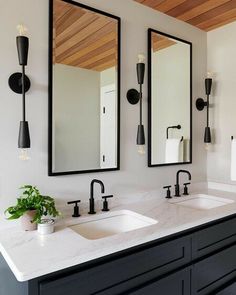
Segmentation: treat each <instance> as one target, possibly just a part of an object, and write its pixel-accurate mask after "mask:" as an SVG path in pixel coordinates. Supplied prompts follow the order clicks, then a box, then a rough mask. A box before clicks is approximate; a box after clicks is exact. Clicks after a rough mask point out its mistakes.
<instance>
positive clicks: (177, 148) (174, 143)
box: [165, 138, 183, 163]
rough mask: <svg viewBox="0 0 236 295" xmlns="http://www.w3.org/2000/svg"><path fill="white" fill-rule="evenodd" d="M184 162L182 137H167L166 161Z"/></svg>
mask: <svg viewBox="0 0 236 295" xmlns="http://www.w3.org/2000/svg"><path fill="white" fill-rule="evenodd" d="M178 162H183V140H182V138H171V139H166V151H165V163H178Z"/></svg>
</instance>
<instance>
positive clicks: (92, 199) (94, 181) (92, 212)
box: [88, 179, 105, 214]
mask: <svg viewBox="0 0 236 295" xmlns="http://www.w3.org/2000/svg"><path fill="white" fill-rule="evenodd" d="M95 183H99V184H100V186H101V192H102V193H103V194H104V192H105V186H104V183H103V182H102V181H101V180H98V179H93V180H92V181H91V183H90V199H89V212H88V214H95V213H96V212H95V210H94V196H93V195H94V184H95Z"/></svg>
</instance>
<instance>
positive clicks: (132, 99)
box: [126, 54, 145, 154]
mask: <svg viewBox="0 0 236 295" xmlns="http://www.w3.org/2000/svg"><path fill="white" fill-rule="evenodd" d="M144 60H145V57H144V55H143V54H139V55H138V63H137V65H136V70H137V79H138V84H139V91H137V90H136V89H129V90H128V92H127V95H126V97H127V99H128V101H129V103H131V104H133V105H134V104H137V103H138V102H139V125H138V131H137V139H136V144H137V146H138V153H139V154H145V149H144V146H145V133H144V126H143V104H142V98H143V94H142V87H143V82H144V74H145V63H144Z"/></svg>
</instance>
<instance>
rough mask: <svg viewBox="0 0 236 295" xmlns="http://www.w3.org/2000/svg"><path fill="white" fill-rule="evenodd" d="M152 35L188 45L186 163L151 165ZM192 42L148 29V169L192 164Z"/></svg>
mask: <svg viewBox="0 0 236 295" xmlns="http://www.w3.org/2000/svg"><path fill="white" fill-rule="evenodd" d="M152 33H156V34H160V35H163V36H165V37H168V38H172V39H175V40H177V41H180V42H183V43H186V44H188V45H189V46H190V47H189V48H190V69H189V71H190V93H189V99H190V110H189V112H190V144H189V148H190V151H189V157H190V158H189V161H187V162H176V163H163V164H152V51H151V50H152ZM192 145H193V136H192V42H189V41H186V40H183V39H180V38H178V37H175V36H172V35H169V34H166V33H163V32H161V31H157V30H154V29H152V28H149V29H148V167H161V166H171V165H184V164H192Z"/></svg>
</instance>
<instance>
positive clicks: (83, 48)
mask: <svg viewBox="0 0 236 295" xmlns="http://www.w3.org/2000/svg"><path fill="white" fill-rule="evenodd" d="M53 18H54V19H53V20H54V27H53V32H54V37H53V39H54V46H53V48H54V55H53V61H54V63H58V64H64V65H69V66H74V67H80V68H84V69H89V70H95V71H99V72H101V71H104V70H106V69H109V68H111V67H114V66H115V65H116V64H117V20H115V19H114V20H113V19H112V18H109V17H105V16H104V15H101V14H98V13H95V12H93V11H90V10H87V9H84V8H80V7H78V6H73V5H68V3H66V2H63V1H60V0H56V1H54V14H53Z"/></svg>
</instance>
